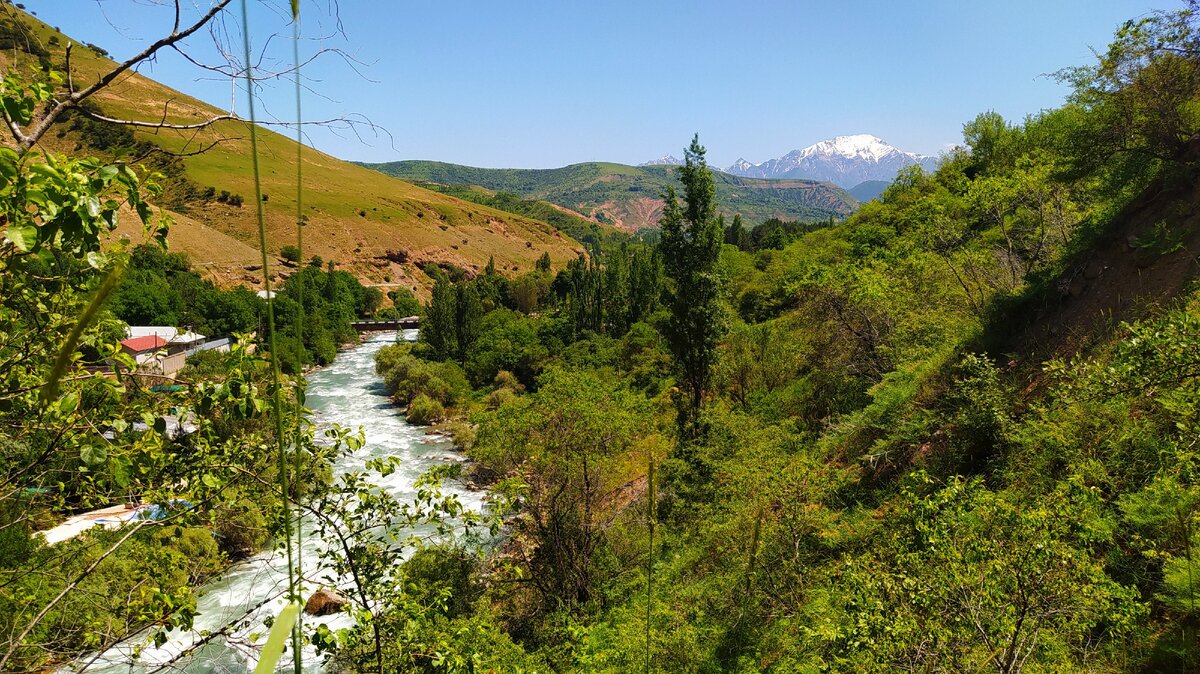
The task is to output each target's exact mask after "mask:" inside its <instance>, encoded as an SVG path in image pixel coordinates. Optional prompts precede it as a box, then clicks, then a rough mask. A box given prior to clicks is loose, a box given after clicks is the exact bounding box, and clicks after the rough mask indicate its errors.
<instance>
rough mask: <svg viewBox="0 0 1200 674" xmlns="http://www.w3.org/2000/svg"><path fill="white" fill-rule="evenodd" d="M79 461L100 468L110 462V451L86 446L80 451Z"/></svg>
mask: <svg viewBox="0 0 1200 674" xmlns="http://www.w3.org/2000/svg"><path fill="white" fill-rule="evenodd" d="M79 459H80V460H81V461H83V462H84V463H85V464H87V465H89V466H98V465H100V464H102V463H104V462H105V461H107V460H108V450H106V449H104V448H103V447H99V446H95V445H84V446H83V448H82V449H80V450H79Z"/></svg>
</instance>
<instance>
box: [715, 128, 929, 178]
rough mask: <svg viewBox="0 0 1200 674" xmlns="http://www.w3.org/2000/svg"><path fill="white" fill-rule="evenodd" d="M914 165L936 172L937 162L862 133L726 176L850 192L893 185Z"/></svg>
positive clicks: (737, 167)
mask: <svg viewBox="0 0 1200 674" xmlns="http://www.w3.org/2000/svg"><path fill="white" fill-rule="evenodd" d="M912 164H921V165H922V166H924V167H925V168H926V169H933V168H934V167H935V166H936V164H937V158H936V157H930V156H927V155H921V154H916V153H915V152H905V151H903V150H901V149H899V148H896V147H894V146H892V145H888V144H887V143H885V142H883V141H882V140H880V139H878V138H876V137H875V136H872V135H869V134H865V133H862V134H857V135H854V136H838V137H837V138H834V139H832V140H823V141H821V142H819V143H817V144H815V145H809V146H808V147H806V148H804V149H802V150H792V151H791V152H789V153H787V154H785V155H783V156H782V157H780V158H778V159H771V160H769V161H765V162H763V163H761V164H751V163H750V162H748V161H746V160H745V159H739V160H737V161H736V162H734V164H733V165H732V166H730V167H729V168H727V169H725V172H726V173H732V174H733V175H737V176H747V177H750V178H808V179H810V180H827V181H829V182H831V183H834V184H836V185H840V186H841V187H845V188H850V187H853V186H855V185H858V184H859V183H862V182H864V181H868V180H886V181H891V180H892V179H893V178H895V177H896V173H897V172H898V171H899V170H900V169H902V168H904V167H905V166H910V165H912Z"/></svg>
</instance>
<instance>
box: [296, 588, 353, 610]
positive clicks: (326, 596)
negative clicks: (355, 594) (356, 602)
mask: <svg viewBox="0 0 1200 674" xmlns="http://www.w3.org/2000/svg"><path fill="white" fill-rule="evenodd" d="M349 603H350V600H349V599H346V598H345V597H343V596H342V595H340V594H338V593H336V592H334V591H333V590H317V591H316V592H314V593H313V595H312V596H311V597H309V598H308V602H307V603H305V604H304V612H305V613H307V614H308V615H315V616H323V615H332V614H334V613H337V612H339V611H341V610H342V607H343V606H345V605H346V604H349Z"/></svg>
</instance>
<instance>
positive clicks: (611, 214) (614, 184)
mask: <svg viewBox="0 0 1200 674" xmlns="http://www.w3.org/2000/svg"><path fill="white" fill-rule="evenodd" d="M362 166H366V167H368V168H372V169H375V170H377V171H381V172H383V173H386V174H388V175H391V176H395V177H397V178H402V179H405V180H414V181H425V182H429V183H438V184H441V185H450V186H470V185H473V186H477V187H482V188H484V189H487V190H493V191H500V192H511V193H513V194H516V195H518V196H520V197H522V198H525V199H540V200H543V201H548V202H550V203H552V204H556V205H558V206H561V207H563V208H567V209H570V210H572V211H574V212H576V213H579V214H581V215H583V216H584V217H587V218H590V219H592V220H594V221H597V222H602V223H611V224H613V225H616V226H617V227H620V228H621V229H624V230H626V231H630V232H633V231H637V230H639V229H644V228H653V227H657V226H658V217H659V215H660V214H661V213H662V205H663V204H662V199H661V195H662V194H663V193H664V192H665V191H666V188H667V186H668V185H677V177H676V175H675V174H676V169H675V168H674V166H671V165H666V164H654V165H649V166H628V165H625V164H613V163H606V162H588V163H584V164H572V165H570V166H564V167H562V168H556V169H486V168H476V167H473V166H462V165H459V164H447V163H444V162H436V161H415V160H414V161H398V162H390V163H386V164H365V163H364V164H362ZM713 178H714V180H715V181H716V186H717V203H718V204H719V209H720V212H721V213H722V214H724V215H725V216H726V217H729V218H731V217H733V215H734V214H741V216H742V217H743V218H744V219H746V220H747V221H748V222H751V223H758V222H762V221H764V220H767V219H770V218H780V219H783V220H807V221H815V220H825V219H828V218H829V217H831V216H832V217H836V218H842V217H845V216H847V215H849V214H850V213H852V212H853V211H854V210H855V209H856V208H857V207H858V201H857V200H856V199H855V198H854V197H853V196H851V195H850V193H849V192H847V191H846V190H844V189H842V188H840V187H837V186H836V185H831V184H829V183H825V182H818V181H814V180H762V179H759V178H747V177H743V176H733V175H729V174H728V173H721V172H719V171H714V172H713Z"/></svg>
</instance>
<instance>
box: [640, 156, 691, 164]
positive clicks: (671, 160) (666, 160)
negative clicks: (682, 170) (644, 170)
mask: <svg viewBox="0 0 1200 674" xmlns="http://www.w3.org/2000/svg"><path fill="white" fill-rule="evenodd" d="M638 166H683V160H682V159H679V158H677V157H675V156H674V155H669V154H664V155H663V156H661V157H659V158H658V159H651V160H650V161H648V162H643V163H641V164H638Z"/></svg>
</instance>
